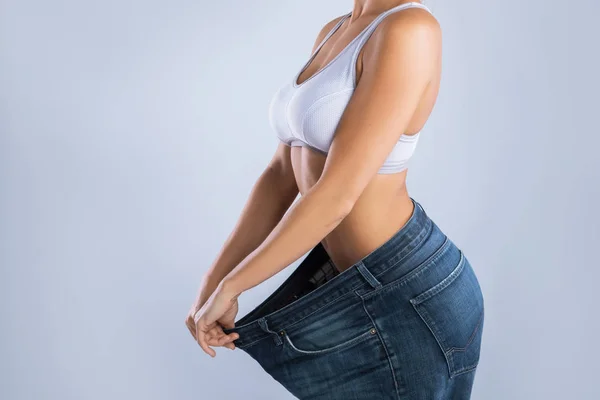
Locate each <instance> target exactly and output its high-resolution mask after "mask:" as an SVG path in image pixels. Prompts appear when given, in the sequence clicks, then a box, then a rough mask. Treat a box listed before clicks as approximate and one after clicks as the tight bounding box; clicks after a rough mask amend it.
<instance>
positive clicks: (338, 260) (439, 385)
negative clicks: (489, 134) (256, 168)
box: [186, 0, 484, 400]
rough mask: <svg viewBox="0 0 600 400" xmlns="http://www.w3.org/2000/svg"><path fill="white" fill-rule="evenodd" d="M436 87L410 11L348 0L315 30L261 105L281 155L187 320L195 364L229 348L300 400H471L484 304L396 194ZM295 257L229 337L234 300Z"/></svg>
mask: <svg viewBox="0 0 600 400" xmlns="http://www.w3.org/2000/svg"><path fill="white" fill-rule="evenodd" d="M440 75H441V30H440V27H439V25H438V22H437V20H436V19H435V18H434V17H433V16H432V15H431V13H430V11H429V10H428V8H427V7H425V6H423V5H422V4H421V3H418V2H398V1H392V0H355V2H354V7H353V10H352V12H350V13H348V14H345V15H343V16H341V17H338V18H336V19H334V20H332V21H331V22H329V23H328V24H327V25H325V26H324V28H323V29H322V31H321V33H320V34H319V36H318V38H317V41H316V44H315V47H314V49H313V55H312V56H311V57H310V58H309V60H308V61H307V63H306V64H305V65H304V67H303V68H302V69H301V70H300V71H299V73H298V74H296V75H295V76H294V77H291V78H290V82H287V83H286V84H285V85H283V86H282V87H281V88H280V90H279V91H278V92H277V93H276V94H275V96H274V97H273V100H272V102H271V105H270V121H271V125H272V127H273V129H274V130H275V132H276V134H277V136H278V138H279V141H280V144H279V146H278V148H277V150H276V152H275V155H274V157H273V159H272V160H271V163H270V165H269V167H268V168H267V169H266V170H265V171H264V173H263V174H262V175H261V177H260V179H259V180H258V182H257V183H256V185H255V187H254V189H253V191H252V194H251V196H250V199H249V200H248V203H247V204H246V207H245V209H244V211H243V213H242V216H241V217H240V221H239V222H238V224H237V226H236V227H235V229H234V232H233V233H232V235H231V236H230V237H229V239H228V241H227V243H226V245H225V246H224V247H223V250H222V251H221V253H220V254H219V257H218V258H217V260H216V261H215V263H214V264H213V266H212V267H211V268H210V270H209V272H208V273H207V274H206V275H205V278H204V280H203V284H202V286H201V288H200V291H199V295H198V297H197V299H196V301H195V302H194V304H193V306H192V308H191V310H190V312H189V315H188V316H187V319H186V324H187V326H188V328H189V329H190V332H191V333H192V335H193V336H194V337H195V338H196V340H197V341H198V344H199V345H200V346H201V347H202V349H203V350H204V351H205V352H206V353H207V354H209V355H211V356H212V357H214V356H215V355H216V353H215V351H214V349H212V348H211V347H209V346H225V347H228V348H230V349H233V348H234V347H238V348H240V349H242V350H243V351H245V352H246V353H248V354H249V355H250V356H251V357H252V358H254V359H255V360H256V361H257V362H258V363H259V364H260V365H261V366H262V368H263V369H264V370H265V371H266V372H267V373H269V374H270V375H271V376H272V377H273V378H274V379H275V380H277V381H278V382H280V383H281V384H282V385H283V386H284V387H285V388H286V389H287V390H289V392H291V393H292V394H293V395H294V396H296V397H298V398H302V399H328V400H331V399H344V400H352V399H400V398H402V399H427V400H431V399H468V398H469V397H470V393H471V388H472V385H473V380H474V377H475V370H476V367H477V365H478V362H479V353H480V347H481V338H482V331H483V311H484V309H483V296H482V293H481V289H480V286H479V283H478V280H477V277H476V276H475V273H474V271H473V269H472V267H471V265H470V264H469V261H468V260H467V258H466V257H465V255H464V253H463V252H462V250H460V249H459V248H458V247H457V246H456V245H455V244H454V243H453V242H452V241H451V240H450V239H449V238H448V237H447V236H446V235H445V234H444V233H443V232H442V231H441V230H440V228H439V227H438V226H437V225H436V224H435V223H434V222H433V221H432V220H431V219H430V218H429V217H428V216H427V214H426V213H425V211H424V209H423V207H422V206H421V205H420V203H418V202H417V201H415V200H414V199H413V198H412V197H410V196H409V195H408V193H407V190H406V185H405V179H406V173H407V162H408V160H409V158H410V156H411V155H412V154H413V152H414V150H415V146H416V144H417V141H418V138H419V136H418V135H419V132H420V130H421V128H422V127H423V125H424V124H425V122H426V120H427V118H428V116H429V114H430V112H431V110H432V109H433V106H434V103H435V100H436V97H437V93H438V88H439V83H440ZM298 192H300V193H301V198H300V199H299V201H298V202H296V203H295V204H294V205H293V206H292V207H290V206H291V205H292V202H293V201H294V199H295V198H296V196H297V194H298ZM288 208H289V210H288ZM286 211H287V212H286ZM307 252H308V253H309V254H308V255H307V257H306V258H305V259H304V260H303V261H302V262H301V263H300V265H299V266H298V268H297V269H296V270H295V271H294V272H293V274H291V275H290V276H289V278H288V279H287V280H286V281H285V282H284V283H283V284H282V285H281V286H280V287H279V288H278V289H276V290H275V292H274V293H273V294H271V295H270V296H269V298H267V299H266V300H265V301H263V302H262V303H261V304H260V305H259V306H257V307H256V308H255V309H254V310H253V311H251V312H250V313H248V314H247V315H246V316H244V317H243V318H242V319H240V320H238V321H237V322H235V323H234V320H235V317H236V315H237V312H238V304H237V298H238V296H239V295H240V294H241V293H242V292H244V291H245V290H247V289H249V288H251V287H254V286H256V285H258V284H259V283H261V282H263V281H265V280H266V279H268V278H269V277H271V276H273V275H274V274H276V273H277V272H279V271H281V270H282V269H283V268H285V267H286V266H288V265H290V264H291V263H293V262H294V261H295V260H297V259H299V258H300V257H301V256H302V255H304V254H306V253H307Z"/></svg>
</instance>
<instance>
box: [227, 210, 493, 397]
mask: <svg viewBox="0 0 600 400" xmlns="http://www.w3.org/2000/svg"><path fill="white" fill-rule="evenodd" d="M412 201H413V204H414V211H413V213H412V215H411V217H410V219H409V220H408V222H407V223H406V224H405V225H404V226H403V227H402V228H401V229H400V230H399V231H398V232H396V233H395V234H394V235H393V237H391V238H390V239H389V240H388V241H386V242H385V243H384V244H383V245H381V246H380V247H379V248H377V249H376V250H374V251H373V252H371V253H370V254H369V255H367V256H365V257H364V258H363V259H362V260H360V261H358V262H357V263H356V264H354V265H353V266H352V267H350V268H348V269H346V270H344V271H343V272H341V273H339V272H338V271H337V270H336V269H335V268H334V267H333V265H332V264H331V260H330V258H329V256H328V255H327V253H326V251H325V249H324V248H323V246H322V245H321V244H319V245H317V246H315V247H314V248H313V249H312V250H311V251H310V252H309V254H308V255H307V256H306V258H305V259H304V260H302V262H301V263H300V265H299V266H298V267H297V268H296V270H295V271H294V272H293V273H292V274H291V275H290V276H289V277H288V279H287V280H286V281H285V282H284V283H282V284H281V285H280V286H279V287H278V288H277V289H276V290H275V291H274V292H273V293H272V294H271V295H270V296H269V297H268V298H267V299H266V300H265V301H263V302H262V303H261V304H260V305H258V306H257V307H256V308H255V309H254V310H252V311H251V312H249V313H248V314H246V316H244V317H243V318H241V319H240V320H238V321H237V322H236V323H235V327H234V328H231V329H225V332H227V333H229V332H234V331H235V332H238V333H239V335H240V337H239V338H238V339H237V340H236V341H235V344H236V346H237V347H238V348H239V349H241V350H242V351H244V352H245V353H247V354H248V355H250V357H252V358H253V359H254V360H256V361H257V362H258V363H259V364H260V366H261V367H262V368H263V369H264V370H265V371H266V372H267V373H268V374H269V375H271V376H272V377H273V378H274V379H275V380H276V381H277V382H279V383H280V384H281V385H283V386H284V387H285V388H286V389H287V390H288V391H289V392H290V393H292V394H293V395H294V396H295V397H297V398H299V399H313V400H316V399H323V400H325V399H327V400H336V399H343V400H371V399H373V400H375V399H378V400H381V399H405V400H447V399H452V400H466V399H469V398H470V395H471V389H472V386H473V381H474V378H475V371H476V368H477V365H478V363H479V354H480V348H481V340H482V333H483V320H484V300H483V294H482V292H481V288H480V286H479V282H478V280H477V277H476V275H475V272H474V270H473V268H472V267H471V265H470V263H469V261H468V259H467V258H466V256H465V254H464V253H463V251H462V250H461V249H459V248H458V247H457V246H456V245H455V244H454V243H453V242H452V241H451V240H450V239H449V238H448V237H447V236H446V235H445V234H444V233H443V232H442V231H441V230H440V228H439V227H438V226H437V225H436V224H435V223H434V222H433V221H432V220H431V219H430V218H429V217H428V216H427V214H426V213H425V211H424V209H423V207H422V206H421V205H420V204H419V203H418V202H417V201H415V200H414V199H412Z"/></svg>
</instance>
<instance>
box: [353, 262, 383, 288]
mask: <svg viewBox="0 0 600 400" xmlns="http://www.w3.org/2000/svg"><path fill="white" fill-rule="evenodd" d="M356 269H357V270H358V272H360V274H361V275H362V276H363V278H365V280H366V281H367V282H369V285H371V286H372V287H373V288H378V287H380V286H381V282H379V281H378V280H377V278H375V277H374V276H373V274H372V273H371V271H369V269H368V268H367V266H366V265H365V263H364V262H362V261H359V262H358V264H357V265H356Z"/></svg>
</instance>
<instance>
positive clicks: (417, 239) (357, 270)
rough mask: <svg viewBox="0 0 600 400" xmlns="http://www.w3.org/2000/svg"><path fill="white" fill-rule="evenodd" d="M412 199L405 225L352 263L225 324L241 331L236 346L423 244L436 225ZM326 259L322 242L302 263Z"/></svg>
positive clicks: (357, 284) (360, 283)
mask: <svg viewBox="0 0 600 400" xmlns="http://www.w3.org/2000/svg"><path fill="white" fill-rule="evenodd" d="M411 200H412V202H413V205H414V208H413V212H412V214H411V216H410V218H409V219H408V221H407V222H406V223H405V224H404V225H403V226H402V228H400V229H399V230H398V231H397V232H396V233H395V234H394V235H393V236H392V237H391V238H390V239H388V240H387V241H386V242H385V243H383V244H382V245H381V246H379V247H378V248H376V249H375V250H373V251H372V252H371V253H369V254H368V255H366V256H365V257H363V258H362V259H361V260H359V261H357V262H356V263H355V264H353V265H352V266H351V267H349V268H347V269H345V270H344V271H342V272H341V273H339V274H338V275H336V276H334V277H333V278H332V279H331V280H330V281H328V282H326V283H325V284H323V285H321V286H319V287H317V288H315V289H314V290H312V291H311V292H309V293H308V294H306V295H304V296H302V297H300V298H299V299H297V300H295V301H293V302H291V303H289V304H287V305H285V306H284V307H282V308H280V309H277V310H275V311H273V312H271V313H269V314H267V315H264V316H262V317H260V318H253V315H254V314H255V312H256V311H257V309H259V308H262V307H263V306H264V305H265V304H266V303H268V302H269V300H270V298H268V299H267V300H265V301H264V302H263V303H262V304H261V305H259V306H257V307H256V308H255V309H254V310H253V311H251V312H249V313H248V314H247V315H246V316H244V317H243V318H242V319H240V320H239V321H237V322H236V323H235V327H234V328H224V329H223V331H224V332H225V333H227V334H228V333H231V332H237V333H239V335H240V337H239V338H238V339H237V340H235V341H234V343H235V345H236V346H237V347H239V348H243V347H246V346H248V345H250V344H252V343H254V342H256V341H258V340H261V339H263V338H264V337H267V336H270V335H273V334H275V335H277V334H278V333H279V332H280V331H281V330H283V329H284V328H286V327H288V326H290V325H292V324H294V323H295V322H298V321H300V320H302V319H303V318H305V317H306V316H308V315H309V314H312V313H313V312H315V311H317V310H318V309H320V308H322V307H324V306H326V305H327V304H328V303H330V302H333V301H335V300H337V299H339V298H340V297H341V296H345V295H347V294H348V293H351V292H353V291H355V290H357V289H358V288H361V287H365V286H368V285H374V283H373V282H372V280H373V277H375V276H378V275H381V274H382V273H384V272H385V271H386V270H388V269H390V268H393V267H398V266H399V265H402V264H401V262H402V261H403V260H404V259H406V258H407V257H408V256H409V255H411V254H412V253H413V252H414V251H415V250H416V249H417V248H419V247H420V244H421V243H422V242H423V241H424V240H425V239H427V237H428V236H429V235H430V233H431V231H432V229H433V227H434V223H433V221H432V220H431V219H430V218H429V217H428V216H427V214H426V213H425V210H424V209H423V207H422V206H421V204H419V203H418V202H417V201H416V200H414V199H413V198H412V197H411ZM327 259H329V256H328V255H327V253H326V252H325V250H324V248H323V247H322V245H321V244H320V243H319V245H317V246H315V248H313V250H311V252H310V253H309V254H308V255H307V256H306V258H305V259H304V260H303V261H302V263H304V262H321V264H322V263H324V262H326V261H327ZM315 260H319V261H315ZM298 269H300V267H298V268H297V270H298ZM292 275H293V273H292ZM290 277H291V275H290ZM288 280H289V278H288ZM285 283H287V281H286V282H284V283H283V284H282V285H285ZM280 288H281V286H280Z"/></svg>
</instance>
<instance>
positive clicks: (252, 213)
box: [200, 167, 298, 297]
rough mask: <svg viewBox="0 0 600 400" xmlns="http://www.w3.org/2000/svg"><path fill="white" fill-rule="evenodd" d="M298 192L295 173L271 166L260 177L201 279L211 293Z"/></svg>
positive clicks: (260, 240) (285, 209) (277, 219)
mask: <svg viewBox="0 0 600 400" xmlns="http://www.w3.org/2000/svg"><path fill="white" fill-rule="evenodd" d="M297 195H298V187H297V186H296V183H295V181H294V177H293V176H289V174H288V173H287V172H284V171H281V170H279V169H277V168H276V167H268V168H267V169H265V171H264V172H263V173H262V174H261V176H260V177H259V178H258V179H257V181H256V183H255V185H254V187H253V188H252V191H251V193H250V196H249V197H248V200H247V202H246V204H245V206H244V208H243V210H242V212H241V215H240V217H239V219H238V221H237V223H236V225H235V227H234V229H233V231H232V232H231V234H230V235H229V237H228V238H227V240H226V241H225V244H224V245H223V247H222V248H221V250H220V252H219V254H218V255H217V257H216V259H215V261H214V262H213V264H212V265H211V267H210V268H209V270H208V271H207V272H206V274H205V275H204V277H203V280H202V286H201V290H200V292H201V293H205V294H204V296H205V297H208V296H210V294H211V293H212V291H213V290H214V289H215V288H216V287H217V286H218V284H219V283H220V282H221V280H222V279H223V277H224V276H226V275H227V274H228V273H229V272H230V271H231V270H232V269H233V268H234V267H235V266H236V265H238V264H239V263H240V262H241V261H242V260H243V259H244V258H245V257H246V256H247V255H248V254H249V253H250V252H252V251H253V250H254V249H255V248H256V247H257V246H258V245H260V244H261V243H262V242H263V241H264V239H265V238H266V237H267V235H268V234H269V233H270V232H271V231H272V230H273V228H274V227H275V226H276V225H277V223H278V222H279V221H280V220H281V217H282V216H283V215H284V214H285V212H286V211H287V209H288V208H289V207H290V205H291V204H292V203H293V201H294V199H295V198H296V196H297Z"/></svg>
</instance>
